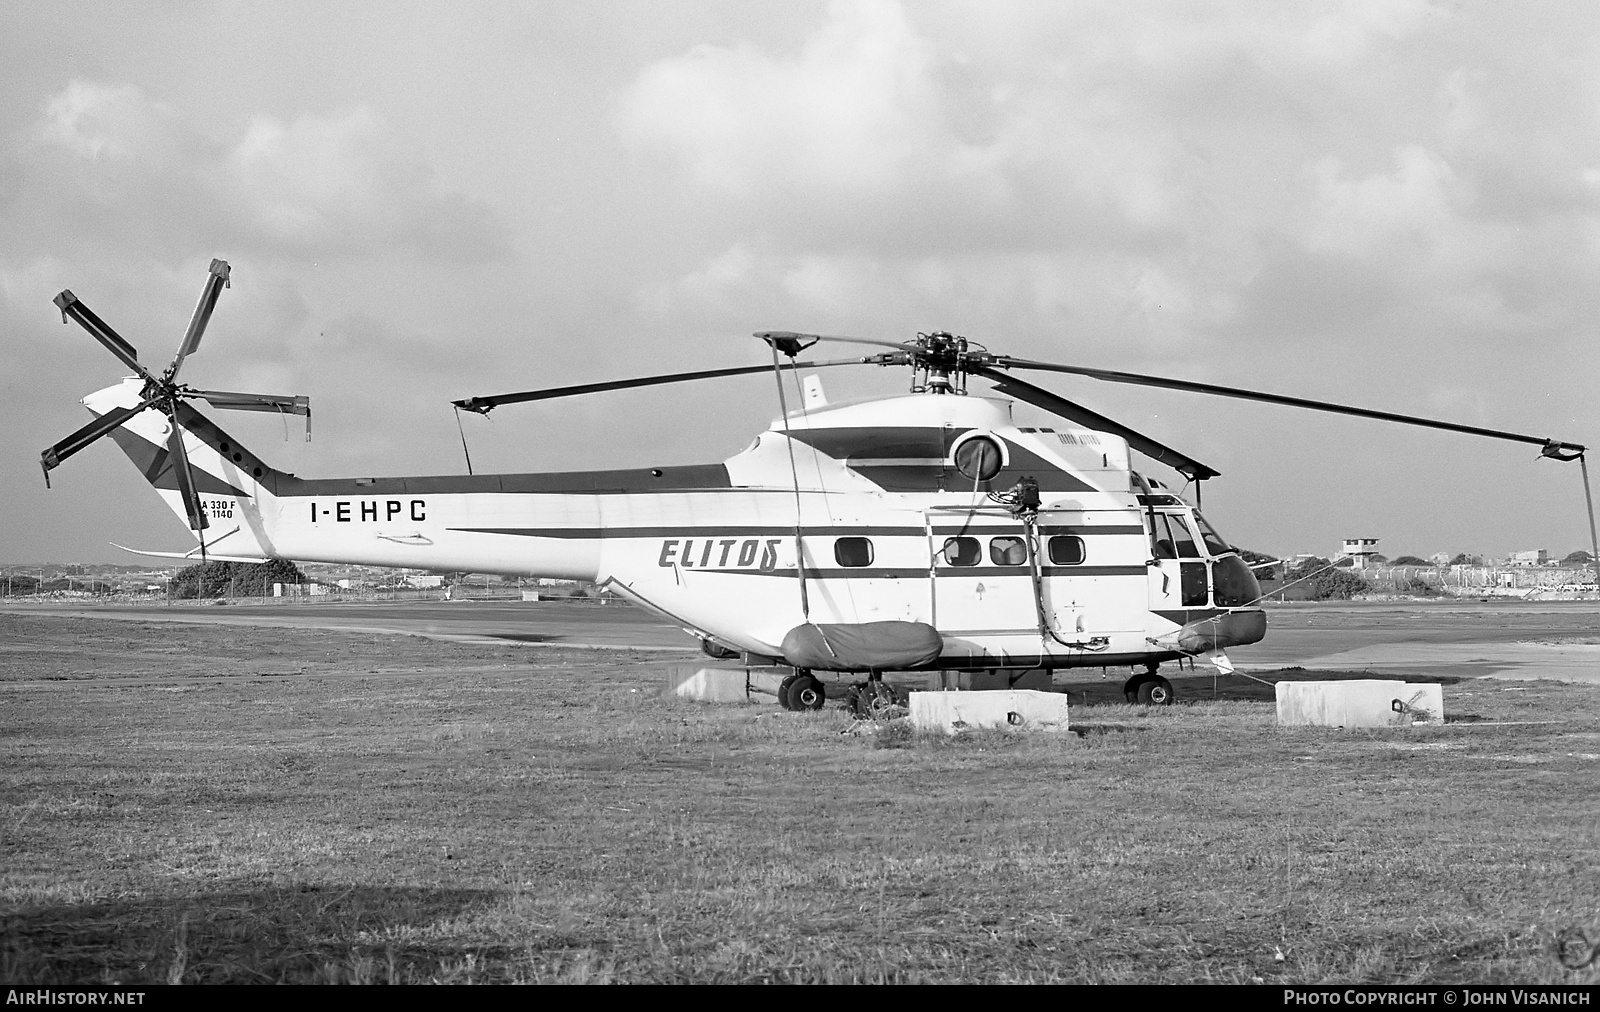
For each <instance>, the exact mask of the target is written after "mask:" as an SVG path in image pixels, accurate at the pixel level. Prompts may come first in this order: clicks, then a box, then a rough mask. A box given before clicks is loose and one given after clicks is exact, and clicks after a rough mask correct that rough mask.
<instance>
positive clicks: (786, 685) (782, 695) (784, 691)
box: [778, 672, 810, 710]
mask: <svg viewBox="0 0 1600 1012" xmlns="http://www.w3.org/2000/svg"><path fill="white" fill-rule="evenodd" d="M800 677H801V676H800V674H799V673H798V672H796V673H795V674H792V675H790V676H789V677H788V678H785V679H784V680H783V681H782V682H781V683H780V684H779V685H778V705H779V706H781V707H783V708H784V709H785V710H792V709H794V707H793V706H792V705H790V703H789V690H790V689H792V688H794V683H795V682H798V681H799V680H800ZM806 677H808V678H809V677H810V676H809V675H807V676H806Z"/></svg>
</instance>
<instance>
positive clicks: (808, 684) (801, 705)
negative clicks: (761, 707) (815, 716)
mask: <svg viewBox="0 0 1600 1012" xmlns="http://www.w3.org/2000/svg"><path fill="white" fill-rule="evenodd" d="M827 701H828V690H827V688H826V687H825V686H824V685H823V684H822V682H821V681H820V680H819V679H818V678H817V676H815V675H813V674H812V673H811V672H809V671H803V670H802V671H796V672H795V673H794V674H792V675H790V676H789V677H788V678H785V679H784V680H783V682H782V684H780V685H779V686H778V705H780V706H782V707H783V708H784V709H785V710H820V709H822V704H823V703H826V702H827Z"/></svg>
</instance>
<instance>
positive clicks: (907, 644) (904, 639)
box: [783, 622, 944, 671]
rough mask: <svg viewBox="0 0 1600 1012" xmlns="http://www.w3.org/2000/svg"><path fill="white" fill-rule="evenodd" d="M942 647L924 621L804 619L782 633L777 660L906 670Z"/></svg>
mask: <svg viewBox="0 0 1600 1012" xmlns="http://www.w3.org/2000/svg"><path fill="white" fill-rule="evenodd" d="M943 648H944V641H943V640H942V639H941V638H940V637H939V630H937V629H935V628H934V627H933V626H931V625H928V624H927V623H926V622H858V623H854V624H843V623H838V624H827V623H825V624H822V625H817V624H815V623H807V624H805V625H799V626H795V627H794V628H793V629H790V630H789V632H788V635H786V636H784V637H783V659H784V660H785V661H787V662H789V663H790V664H792V665H794V666H795V667H797V668H810V669H812V670H814V671H908V670H911V669H914V668H922V667H926V666H928V665H929V664H931V663H933V661H934V660H935V659H936V658H937V657H938V656H939V651H940V650H942V649H943Z"/></svg>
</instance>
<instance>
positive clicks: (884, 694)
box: [850, 680, 895, 720]
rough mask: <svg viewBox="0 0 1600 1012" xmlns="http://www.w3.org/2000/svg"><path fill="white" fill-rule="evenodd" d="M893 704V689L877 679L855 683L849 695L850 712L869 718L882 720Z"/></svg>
mask: <svg viewBox="0 0 1600 1012" xmlns="http://www.w3.org/2000/svg"><path fill="white" fill-rule="evenodd" d="M894 705H895V698H894V689H892V688H890V687H889V686H888V685H886V684H884V683H883V682H882V681H879V680H874V681H871V682H867V683H866V684H865V685H857V686H856V687H855V690H854V692H853V693H852V694H851V697H850V710H851V712H852V713H854V714H855V715H856V716H857V717H862V718H866V719H869V720H883V719H884V718H886V717H888V715H889V711H890V710H891V709H893V708H894Z"/></svg>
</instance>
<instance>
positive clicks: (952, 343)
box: [910, 330, 988, 394]
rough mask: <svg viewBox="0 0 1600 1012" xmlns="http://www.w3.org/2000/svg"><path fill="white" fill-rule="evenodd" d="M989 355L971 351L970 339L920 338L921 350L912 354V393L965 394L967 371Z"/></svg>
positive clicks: (938, 333) (949, 336)
mask: <svg viewBox="0 0 1600 1012" xmlns="http://www.w3.org/2000/svg"><path fill="white" fill-rule="evenodd" d="M978 356H982V357H984V358H987V357H988V356H987V353H985V352H973V351H970V350H969V349H968V346H967V339H966V338H964V337H959V336H957V335H954V334H950V333H947V332H946V331H942V330H940V331H935V332H934V333H932V334H918V335H917V346H916V348H915V350H913V351H911V353H910V359H911V368H912V377H911V392H912V393H914V394H922V393H932V394H965V393H966V392H967V370H968V367H969V365H972V364H975V363H974V362H973V360H974V359H975V358H976V357H978Z"/></svg>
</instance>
